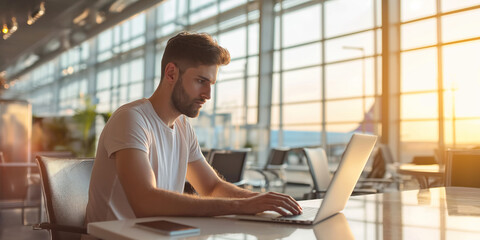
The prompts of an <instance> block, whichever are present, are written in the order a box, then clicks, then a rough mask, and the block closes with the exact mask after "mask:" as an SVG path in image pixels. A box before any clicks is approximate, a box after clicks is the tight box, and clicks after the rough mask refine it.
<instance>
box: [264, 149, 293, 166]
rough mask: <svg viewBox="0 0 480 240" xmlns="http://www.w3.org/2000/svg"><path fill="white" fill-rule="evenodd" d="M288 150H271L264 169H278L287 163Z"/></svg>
mask: <svg viewBox="0 0 480 240" xmlns="http://www.w3.org/2000/svg"><path fill="white" fill-rule="evenodd" d="M289 151H290V149H286V148H272V149H271V150H270V154H269V155H268V160H267V164H266V165H265V168H266V169H268V168H269V167H272V166H273V167H275V166H276V167H278V166H282V165H283V164H285V163H286V161H287V156H288V152H289Z"/></svg>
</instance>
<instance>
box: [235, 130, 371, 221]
mask: <svg viewBox="0 0 480 240" xmlns="http://www.w3.org/2000/svg"><path fill="white" fill-rule="evenodd" d="M376 141H377V136H373V135H365V134H356V133H355V134H353V136H352V138H351V139H350V142H349V143H348V144H347V148H346V149H345V152H344V153H343V155H342V159H341V160H340V164H339V165H338V169H337V171H336V173H335V175H334V176H333V178H332V181H331V182H330V185H329V186H328V188H327V192H326V193H325V198H323V199H322V200H319V207H314V208H312V207H303V213H302V214H300V215H296V216H281V215H280V214H278V213H276V212H270V211H269V212H263V213H260V214H257V215H233V216H229V217H232V218H235V219H242V220H253V221H268V222H284V223H297V224H305V225H312V224H316V223H318V222H320V221H322V220H324V219H326V218H328V217H330V216H332V215H335V214H336V213H338V212H340V211H342V210H343V209H344V208H345V205H346V204H347V201H348V198H349V197H350V194H351V193H352V191H353V189H354V188H355V185H356V183H357V181H358V179H359V178H360V175H361V173H362V171H363V168H364V167H365V164H366V163H367V160H368V158H369V157H370V154H371V153H372V150H373V147H374V146H375V142H376Z"/></svg>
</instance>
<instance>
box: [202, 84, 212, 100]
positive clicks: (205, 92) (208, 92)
mask: <svg viewBox="0 0 480 240" xmlns="http://www.w3.org/2000/svg"><path fill="white" fill-rule="evenodd" d="M211 92H212V86H211V85H208V86H206V87H204V90H203V92H202V95H201V96H202V98H204V99H207V100H209V99H210V98H211Z"/></svg>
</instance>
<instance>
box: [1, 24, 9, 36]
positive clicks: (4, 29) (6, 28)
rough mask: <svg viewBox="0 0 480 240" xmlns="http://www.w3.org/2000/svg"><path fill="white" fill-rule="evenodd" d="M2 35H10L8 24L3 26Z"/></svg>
mask: <svg viewBox="0 0 480 240" xmlns="http://www.w3.org/2000/svg"><path fill="white" fill-rule="evenodd" d="M2 33H3V34H7V33H8V26H7V24H6V23H4V24H3V28H2Z"/></svg>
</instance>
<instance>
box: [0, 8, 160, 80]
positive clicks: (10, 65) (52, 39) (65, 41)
mask: <svg viewBox="0 0 480 240" xmlns="http://www.w3.org/2000/svg"><path fill="white" fill-rule="evenodd" d="M42 1H43V2H45V3H44V6H45V14H44V15H43V16H41V17H40V18H38V20H37V21H36V22H34V23H33V24H32V25H28V24H27V20H28V15H29V14H30V15H34V14H33V12H35V11H38V9H39V8H40V3H41V2H42ZM161 1H162V0H0V24H1V26H0V27H3V25H4V24H8V25H7V26H8V27H9V28H11V26H12V25H13V24H12V18H15V19H16V22H17V26H18V28H17V30H16V31H15V32H13V33H12V34H11V36H10V37H9V38H7V39H6V40H4V39H3V38H0V72H3V71H5V70H7V72H6V74H3V77H4V78H7V81H8V80H13V79H14V78H16V77H18V76H20V75H22V73H25V72H27V71H28V70H29V69H32V68H34V67H36V66H38V65H39V64H41V63H43V62H45V61H48V60H50V59H52V58H53V57H55V56H57V55H58V54H59V53H61V52H63V51H65V50H67V49H69V48H71V47H73V46H75V45H77V44H79V43H81V42H83V41H84V40H86V39H88V38H90V37H92V36H95V35H96V34H98V33H100V32H101V31H103V30H105V29H107V28H109V27H111V26H114V25H116V24H118V23H119V22H121V21H122V20H124V19H126V18H128V17H130V16H132V15H134V14H136V13H138V12H141V11H143V10H145V9H148V8H150V7H152V6H154V5H156V4H158V3H159V2H161ZM3 35H4V34H2V33H0V36H2V37H3ZM0 75H2V74H0ZM5 76H6V77H5Z"/></svg>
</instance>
